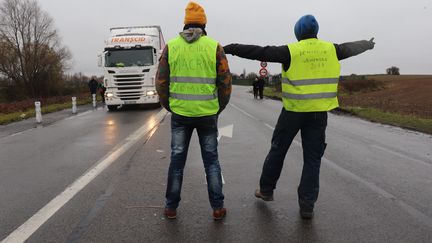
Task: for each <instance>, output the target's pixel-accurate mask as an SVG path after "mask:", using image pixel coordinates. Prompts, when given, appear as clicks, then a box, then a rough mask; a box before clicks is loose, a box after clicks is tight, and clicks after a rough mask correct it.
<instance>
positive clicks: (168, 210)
mask: <svg viewBox="0 0 432 243" xmlns="http://www.w3.org/2000/svg"><path fill="white" fill-rule="evenodd" d="M164 214H165V217H167V218H169V219H175V218H176V217H177V211H176V210H175V209H173V208H165V211H164Z"/></svg>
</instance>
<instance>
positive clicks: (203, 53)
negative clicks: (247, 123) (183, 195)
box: [156, 2, 231, 220]
mask: <svg viewBox="0 0 432 243" xmlns="http://www.w3.org/2000/svg"><path fill="white" fill-rule="evenodd" d="M206 23H207V18H206V15H205V12H204V9H203V8H202V7H201V6H200V5H199V4H197V3H194V2H190V3H189V4H188V5H187V7H186V15H185V19H184V24H185V26H184V28H183V31H182V32H181V33H180V35H179V36H178V37H176V38H174V39H172V40H170V41H169V42H168V44H167V46H166V47H165V48H164V50H163V53H162V56H161V59H160V62H159V67H158V73H157V77H156V89H157V91H158V93H159V96H160V102H161V104H162V106H163V107H164V108H165V109H167V110H168V111H170V112H171V113H172V116H171V135H172V137H171V163H170V166H169V170H168V183H167V190H166V204H165V211H164V214H165V216H166V217H167V218H170V219H174V218H176V216H177V211H176V209H177V207H178V206H179V202H180V191H181V186H182V181H183V170H184V166H185V163H186V156H187V152H188V148H189V142H190V139H191V136H192V132H193V130H194V129H196V130H197V133H198V137H199V142H200V145H201V153H202V157H203V162H204V167H205V172H206V178H207V189H208V193H209V200H210V205H211V207H212V208H213V217H214V219H215V220H219V219H222V218H224V216H225V214H226V209H225V208H224V195H223V193H222V176H221V168H220V165H219V160H218V151H217V145H218V141H217V136H218V128H217V121H218V115H219V114H220V112H221V111H222V110H223V109H224V108H225V106H226V105H227V104H228V101H229V98H230V95H231V74H230V71H229V67H228V61H227V59H226V56H225V53H224V50H223V47H222V46H221V45H219V43H218V42H217V41H216V40H213V39H212V38H210V37H208V36H207V33H206V30H205V25H206Z"/></svg>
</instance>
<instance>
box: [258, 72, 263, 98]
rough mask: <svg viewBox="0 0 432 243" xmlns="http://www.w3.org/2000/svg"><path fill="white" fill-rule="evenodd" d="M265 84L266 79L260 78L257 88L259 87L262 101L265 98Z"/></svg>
mask: <svg viewBox="0 0 432 243" xmlns="http://www.w3.org/2000/svg"><path fill="white" fill-rule="evenodd" d="M264 84H265V80H264V77H259V78H258V83H257V86H258V93H259V97H260V99H261V100H262V99H263V98H264Z"/></svg>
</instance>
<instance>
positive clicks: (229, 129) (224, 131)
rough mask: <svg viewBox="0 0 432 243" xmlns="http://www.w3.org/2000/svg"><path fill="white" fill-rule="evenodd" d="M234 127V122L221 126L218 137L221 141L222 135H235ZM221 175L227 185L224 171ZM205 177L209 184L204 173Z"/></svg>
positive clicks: (223, 182) (230, 136)
mask: <svg viewBox="0 0 432 243" xmlns="http://www.w3.org/2000/svg"><path fill="white" fill-rule="evenodd" d="M233 129H234V124H231V125H228V126H224V127H221V128H219V129H218V130H219V135H218V137H217V140H218V142H219V140H220V139H221V138H222V137H229V138H232V136H233ZM221 176H222V184H223V185H225V178H224V176H223V172H222V171H221ZM204 179H205V184H206V185H207V178H206V174H205V173H204Z"/></svg>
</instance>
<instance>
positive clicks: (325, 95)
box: [282, 92, 337, 100]
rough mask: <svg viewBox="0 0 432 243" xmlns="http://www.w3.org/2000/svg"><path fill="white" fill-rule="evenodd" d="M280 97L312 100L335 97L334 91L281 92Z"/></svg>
mask: <svg viewBox="0 0 432 243" xmlns="http://www.w3.org/2000/svg"><path fill="white" fill-rule="evenodd" d="M282 97H284V98H287V99H293V100H313V99H325V98H334V97H337V93H336V92H329V93H316V94H290V93H282Z"/></svg>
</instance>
